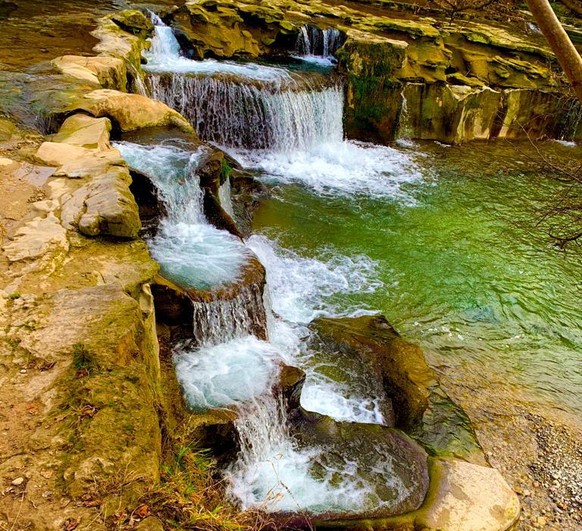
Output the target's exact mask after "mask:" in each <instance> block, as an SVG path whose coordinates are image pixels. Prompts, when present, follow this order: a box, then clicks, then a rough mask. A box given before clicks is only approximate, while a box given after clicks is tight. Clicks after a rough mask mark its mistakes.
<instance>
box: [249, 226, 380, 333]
mask: <svg viewBox="0 0 582 531" xmlns="http://www.w3.org/2000/svg"><path fill="white" fill-rule="evenodd" d="M247 246H248V247H249V249H251V250H252V251H253V252H254V253H255V254H256V255H257V256H258V258H259V260H260V261H261V263H262V264H263V265H264V266H265V269H266V270H267V285H268V288H269V291H270V293H271V300H272V305H273V311H274V312H275V313H276V314H277V315H280V316H281V317H282V318H283V319H285V320H287V321H290V322H291V323H297V324H307V323H310V322H311V321H313V319H315V318H317V317H322V316H328V317H329V316H333V315H352V316H355V315H362V314H365V313H368V312H367V311H366V309H365V308H362V307H358V308H353V307H346V308H342V307H341V303H339V302H334V301H333V300H332V298H333V297H334V296H338V295H339V296H340V297H341V295H346V294H350V293H363V292H364V293H373V292H374V291H376V290H377V289H378V288H380V287H382V285H383V284H382V281H380V280H379V279H378V278H376V276H375V275H376V263H375V262H374V261H373V260H371V259H370V258H368V257H367V256H364V255H357V256H352V257H349V256H341V255H337V254H335V253H333V252H329V253H327V254H328V256H327V257H323V258H319V259H318V258H307V257H304V256H300V255H299V254H297V253H296V252H294V251H292V250H290V249H284V248H282V247H280V246H278V245H277V244H276V243H275V242H274V241H272V240H269V239H268V238H267V237H266V236H263V235H253V236H251V237H250V238H249V239H248V240H247Z"/></svg>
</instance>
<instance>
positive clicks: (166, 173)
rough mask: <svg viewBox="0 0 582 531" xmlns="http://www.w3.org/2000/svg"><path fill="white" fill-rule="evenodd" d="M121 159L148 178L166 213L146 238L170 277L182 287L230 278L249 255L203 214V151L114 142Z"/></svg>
mask: <svg viewBox="0 0 582 531" xmlns="http://www.w3.org/2000/svg"><path fill="white" fill-rule="evenodd" d="M115 147H116V148H117V149H119V151H120V152H121V155H122V156H123V158H124V159H125V160H126V161H127V163H128V164H129V166H130V167H131V168H133V169H134V170H135V171H138V172H140V173H143V174H144V175H146V176H147V177H149V178H150V179H151V181H152V182H153V184H154V185H155V186H156V189H157V190H158V194H159V196H160V198H161V199H162V201H163V202H164V204H165V205H166V208H167V211H168V216H167V218H165V219H163V220H162V221H161V222H160V226H159V230H158V232H157V234H156V235H155V236H154V237H153V238H152V239H150V240H149V241H148V244H149V247H150V251H151V253H152V256H153V257H154V258H155V259H156V260H157V261H158V262H159V263H160V266H161V269H162V272H163V273H164V275H166V276H167V277H168V278H169V279H171V280H173V281H174V282H177V283H178V284H180V285H181V286H183V287H186V288H201V289H207V288H210V287H215V286H219V285H222V284H225V283H228V282H232V281H234V280H235V279H236V278H237V277H238V275H239V273H240V270H241V268H242V266H243V264H244V263H245V262H246V261H247V260H248V252H247V250H246V248H245V247H244V245H243V244H242V243H241V242H240V241H239V240H238V239H237V238H235V237H234V236H232V235H231V234H229V233H227V232H225V231H221V230H218V229H217V228H215V227H213V226H212V225H210V224H209V223H207V221H206V219H205V218H204V214H203V211H202V190H201V188H200V182H199V179H198V177H197V175H196V168H197V164H198V162H199V161H200V159H201V157H202V156H203V154H204V150H198V151H196V152H194V153H192V152H189V151H185V150H183V149H181V148H179V147H176V146H171V145H155V146H142V145H139V144H134V143H131V142H117V143H115Z"/></svg>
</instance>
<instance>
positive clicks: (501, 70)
mask: <svg viewBox="0 0 582 531" xmlns="http://www.w3.org/2000/svg"><path fill="white" fill-rule="evenodd" d="M164 18H165V20H166V22H167V23H169V24H170V25H171V26H172V27H173V28H174V30H175V32H176V34H177V36H178V39H179V40H180V42H181V44H182V47H183V49H184V51H185V52H186V54H187V55H189V56H192V57H195V58H204V57H221V58H237V57H240V58H242V57H244V58H249V57H250V58H257V57H265V56H272V55H280V54H282V53H288V52H289V51H291V50H293V49H294V47H295V43H296V40H297V38H298V36H299V32H300V29H301V27H303V26H305V25H311V26H315V27H318V28H320V29H322V30H324V29H326V28H330V27H333V28H336V29H338V30H339V31H340V32H341V34H342V35H343V36H344V38H345V44H344V45H343V46H342V47H341V48H340V50H338V52H337V54H336V55H337V58H338V60H339V67H340V70H341V71H342V72H343V73H344V74H345V76H346V79H347V83H346V107H345V109H346V110H345V126H346V133H347V136H348V137H350V138H354V139H359V140H365V141H375V142H380V143H386V142H391V141H393V140H395V139H396V138H398V137H399V136H401V132H402V129H403V127H405V128H406V138H411V139H415V138H416V139H433V140H439V141H442V142H447V143H461V142H466V141H471V140H484V139H490V138H496V137H498V136H500V137H502V138H505V137H510V138H528V136H529V137H532V138H542V137H546V138H573V139H578V138H582V119H581V118H582V109H581V108H580V106H579V104H577V103H575V102H574V100H573V99H572V98H569V97H568V96H567V93H568V87H567V83H566V82H565V79H563V78H562V77H561V75H560V73H559V69H558V67H557V63H556V61H555V58H554V56H553V54H552V52H551V50H550V49H549V48H548V46H547V44H546V43H545V41H544V40H543V38H541V37H540V36H538V35H532V34H526V33H524V31H521V30H520V29H519V28H517V27H514V28H511V30H509V29H506V28H502V27H499V26H498V25H497V26H493V25H488V24H485V23H483V22H474V21H472V22H471V23H470V24H469V23H467V22H466V21H463V20H459V21H456V22H455V23H450V22H448V21H445V20H438V19H436V18H429V17H424V16H419V15H413V14H411V13H407V14H406V15H403V14H402V13H401V12H399V11H398V10H394V9H393V8H390V7H388V6H386V7H385V8H384V11H382V9H380V8H378V7H377V6H370V5H367V4H366V3H363V2H362V3H358V4H351V5H350V6H345V5H341V6H337V5H331V4H329V3H328V2H322V1H314V2H307V1H303V0H296V1H291V0H276V1H273V2H269V5H268V6H267V5H264V3H262V2H259V1H258V0H246V1H245V2H236V3H235V2H231V1H230V0H209V1H203V2H187V3H186V4H185V5H184V6H182V7H180V8H172V9H169V10H168V11H167V12H166V13H165V17H164ZM403 87H407V88H406V93H407V99H409V102H407V103H408V109H407V110H408V115H407V116H405V112H404V110H405V109H404V107H403V98H402V95H401V93H402V88H403ZM514 91H527V94H528V95H527V96H520V97H518V96H517V95H516V94H514ZM504 116H505V118H504ZM572 116H574V118H572ZM564 124H566V125H564Z"/></svg>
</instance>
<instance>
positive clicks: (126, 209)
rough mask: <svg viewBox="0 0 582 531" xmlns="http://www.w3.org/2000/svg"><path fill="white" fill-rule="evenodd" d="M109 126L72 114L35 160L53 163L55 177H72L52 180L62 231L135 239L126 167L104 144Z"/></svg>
mask: <svg viewBox="0 0 582 531" xmlns="http://www.w3.org/2000/svg"><path fill="white" fill-rule="evenodd" d="M110 130H111V123H110V121H109V120H108V119H107V118H91V117H88V116H84V115H74V116H71V117H70V118H68V119H67V120H66V121H65V122H64V124H63V126H62V127H61V129H60V130H59V133H58V134H57V135H55V136H54V137H53V140H56V142H45V143H43V144H42V145H41V146H40V148H39V150H38V151H37V153H36V158H37V160H39V161H41V162H42V163H43V164H45V165H47V166H55V167H56V168H57V169H56V171H55V174H54V175H55V176H62V177H65V178H69V179H70V178H73V179H75V180H77V182H76V183H66V182H65V183H57V182H55V183H51V184H53V190H57V189H58V192H57V193H58V194H59V195H60V198H59V202H60V204H61V209H62V214H61V217H62V221H63V226H64V227H65V228H66V229H70V228H77V229H78V230H79V231H80V232H81V233H82V234H85V235H87V236H98V235H109V236H116V237H119V238H135V237H137V235H138V233H139V230H140V229H141V222H140V219H139V211H138V207H137V204H136V202H135V199H134V197H133V195H132V194H131V192H130V190H129V186H130V184H131V177H130V175H129V170H128V169H127V167H126V166H125V163H124V162H123V159H122V158H121V156H120V154H119V152H118V151H117V150H116V149H112V148H111V146H110V144H109V131H110ZM86 146H89V147H86Z"/></svg>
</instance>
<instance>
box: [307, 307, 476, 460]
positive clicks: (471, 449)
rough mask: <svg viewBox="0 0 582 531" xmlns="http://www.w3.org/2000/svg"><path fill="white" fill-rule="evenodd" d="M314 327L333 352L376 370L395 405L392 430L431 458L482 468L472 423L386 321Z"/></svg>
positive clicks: (328, 321) (362, 320)
mask: <svg viewBox="0 0 582 531" xmlns="http://www.w3.org/2000/svg"><path fill="white" fill-rule="evenodd" d="M312 328H313V329H314V330H315V331H316V333H317V336H318V338H319V340H320V341H321V342H322V344H323V345H325V346H327V348H328V349H330V350H331V351H332V352H333V351H337V350H346V351H351V352H352V353H353V354H354V355H356V356H360V357H361V358H362V359H363V360H365V362H366V363H367V364H370V365H372V366H374V365H376V367H377V370H379V371H380V373H381V375H382V378H383V382H384V389H385V391H386V393H387V395H388V396H389V397H390V398H391V400H392V402H393V405H394V413H395V416H396V427H398V428H401V429H403V430H404V431H406V432H407V433H408V434H409V435H410V436H412V437H413V438H415V439H416V440H417V441H418V442H419V443H420V444H422V445H423V447H424V448H425V449H426V450H427V451H428V452H429V453H430V454H432V455H439V456H451V455H452V456H457V457H461V458H463V459H467V460H469V461H475V462H477V463H479V464H486V461H485V458H484V456H483V451H482V449H481V447H480V445H479V443H478V441H477V437H476V435H475V432H474V430H473V427H472V426H471V421H470V419H469V418H468V417H467V415H466V414H465V412H464V411H463V410H462V409H461V408H460V407H459V406H458V405H456V404H455V403H454V402H453V401H452V400H451V399H450V398H449V397H448V395H447V394H446V393H445V392H444V391H443V389H441V387H440V386H439V384H438V381H437V378H436V374H435V373H434V371H433V370H432V369H431V368H430V367H429V366H428V364H427V363H426V360H425V358H424V355H423V353H422V351H421V349H420V348H419V347H418V346H416V345H413V344H412V343H409V342H408V341H406V340H404V339H403V338H401V337H400V336H399V335H398V333H397V332H396V331H395V330H394V328H392V326H391V325H390V324H389V323H388V321H387V320H386V318H384V317H383V316H372V317H371V316H365V317H358V318H342V319H324V318H320V319H317V320H316V321H314V322H313V323H312Z"/></svg>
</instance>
